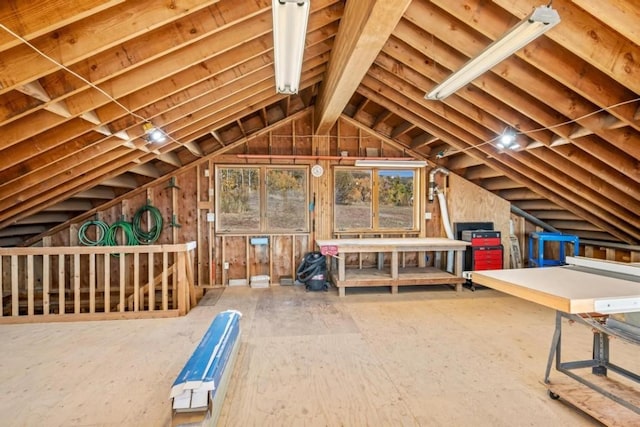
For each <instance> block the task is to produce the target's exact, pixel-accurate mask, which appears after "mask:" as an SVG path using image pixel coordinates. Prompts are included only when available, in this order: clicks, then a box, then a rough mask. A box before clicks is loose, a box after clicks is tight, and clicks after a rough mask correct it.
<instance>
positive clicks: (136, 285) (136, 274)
mask: <svg viewBox="0 0 640 427" xmlns="http://www.w3.org/2000/svg"><path fill="white" fill-rule="evenodd" d="M143 301H144V300H143ZM139 310H140V253H138V252H135V253H134V254H133V311H139Z"/></svg>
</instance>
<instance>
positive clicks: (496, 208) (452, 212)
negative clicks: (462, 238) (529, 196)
mask: <svg viewBox="0 0 640 427" xmlns="http://www.w3.org/2000/svg"><path fill="white" fill-rule="evenodd" d="M448 181H449V188H448V189H447V203H448V205H449V218H450V219H451V223H452V224H453V223H455V222H475V221H491V222H493V226H494V229H495V230H500V232H501V233H502V245H503V246H504V260H503V261H504V265H505V266H506V267H508V266H509V251H510V244H509V218H510V215H511V204H510V203H509V202H508V201H507V200H505V199H502V198H500V197H498V196H496V195H494V194H493V193H491V192H489V191H487V190H485V189H484V188H482V187H479V186H477V185H475V184H473V183H472V182H469V181H467V180H465V179H464V178H461V177H459V176H457V175H455V174H450V175H449V177H448ZM436 203H437V202H436ZM443 235H444V234H443Z"/></svg>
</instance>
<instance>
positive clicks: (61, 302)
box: [58, 254, 67, 314]
mask: <svg viewBox="0 0 640 427" xmlns="http://www.w3.org/2000/svg"><path fill="white" fill-rule="evenodd" d="M64 261H65V254H58V314H64V313H65V308H66V307H65V304H66V301H65V292H66V288H67V287H66V284H65V280H66V274H65V267H64Z"/></svg>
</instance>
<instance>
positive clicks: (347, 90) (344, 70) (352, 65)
mask: <svg viewBox="0 0 640 427" xmlns="http://www.w3.org/2000/svg"><path fill="white" fill-rule="evenodd" d="M409 3H411V0H377V1H376V0H362V1H350V2H347V4H346V6H345V10H344V15H343V17H342V19H341V21H340V29H339V30H338V34H337V35H336V41H335V44H334V47H333V51H332V53H331V59H330V61H329V69H328V72H327V76H326V78H325V79H324V80H323V82H322V84H321V86H320V94H319V97H318V101H317V114H316V119H315V121H316V123H315V133H316V134H325V133H327V132H328V131H329V129H331V127H332V126H333V124H334V123H335V122H336V120H337V119H338V117H339V116H340V113H342V110H343V109H344V107H345V105H347V102H349V98H351V95H353V93H354V92H355V90H356V88H357V87H358V84H360V81H361V80H362V77H363V76H364V75H365V74H366V72H367V70H368V69H369V66H370V65H371V64H372V63H373V61H374V59H375V57H376V56H377V55H378V52H380V49H382V46H383V45H384V44H385V43H386V41H387V39H388V38H389V35H390V34H391V32H392V31H393V29H394V28H395V26H396V25H397V23H398V21H400V18H401V17H402V14H403V13H404V11H405V9H406V8H407V6H409Z"/></svg>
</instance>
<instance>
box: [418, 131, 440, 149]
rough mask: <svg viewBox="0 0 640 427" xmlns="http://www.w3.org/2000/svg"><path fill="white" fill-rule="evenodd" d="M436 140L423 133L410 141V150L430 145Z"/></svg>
mask: <svg viewBox="0 0 640 427" xmlns="http://www.w3.org/2000/svg"><path fill="white" fill-rule="evenodd" d="M437 140H438V138H437V137H435V136H433V135H430V134H428V133H427V132H423V133H421V134H420V135H418V136H416V137H415V138H413V139H412V140H411V148H413V149H417V148H420V147H422V146H423V145H429V144H432V143H434V142H436V141H437Z"/></svg>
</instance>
